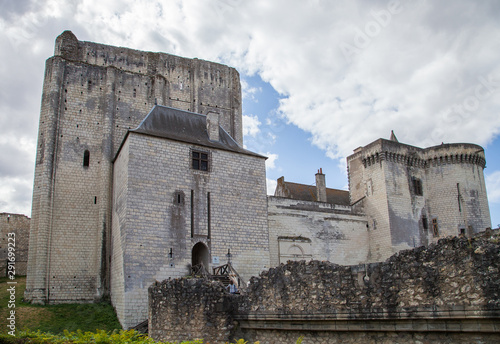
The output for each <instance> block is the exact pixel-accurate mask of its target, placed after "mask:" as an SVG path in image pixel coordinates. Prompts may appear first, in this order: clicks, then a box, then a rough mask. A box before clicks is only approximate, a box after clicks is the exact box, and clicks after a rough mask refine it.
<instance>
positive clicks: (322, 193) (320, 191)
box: [316, 168, 326, 202]
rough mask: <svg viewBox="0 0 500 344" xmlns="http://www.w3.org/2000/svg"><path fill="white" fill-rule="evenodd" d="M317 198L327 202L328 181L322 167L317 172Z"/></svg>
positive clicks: (319, 200)
mask: <svg viewBox="0 0 500 344" xmlns="http://www.w3.org/2000/svg"><path fill="white" fill-rule="evenodd" d="M316 200H317V201H318V202H326V181H325V175H324V174H323V169H322V168H320V169H319V170H318V173H316Z"/></svg>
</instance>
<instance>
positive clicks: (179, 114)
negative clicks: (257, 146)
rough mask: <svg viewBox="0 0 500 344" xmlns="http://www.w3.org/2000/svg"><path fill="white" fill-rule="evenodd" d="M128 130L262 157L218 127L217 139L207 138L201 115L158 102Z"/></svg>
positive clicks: (205, 124)
mask: <svg viewBox="0 0 500 344" xmlns="http://www.w3.org/2000/svg"><path fill="white" fill-rule="evenodd" d="M129 132H131V133H139V134H145V135H150V136H155V137H162V138H166V139H170V140H175V141H180V142H186V143H191V144H196V145H200V146H205V147H210V148H216V149H222V150H225V151H231V152H236V153H242V154H246V155H252V156H256V157H260V158H266V157H264V156H262V155H259V154H257V153H254V152H251V151H249V150H246V149H244V148H243V147H241V146H240V145H239V144H238V143H237V142H236V141H235V140H234V139H233V138H232V137H231V136H230V135H229V134H228V133H227V132H226V131H225V130H224V129H223V128H222V127H220V126H219V141H211V140H210V139H209V137H208V132H207V117H206V116H205V115H201V114H197V113H194V112H189V111H184V110H179V109H175V108H171V107H167V106H162V105H155V106H154V107H153V109H152V110H151V111H150V112H149V114H148V115H147V116H146V118H144V120H143V121H142V122H141V124H139V126H138V127H137V128H136V129H131V130H129Z"/></svg>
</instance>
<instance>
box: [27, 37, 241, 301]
mask: <svg viewBox="0 0 500 344" xmlns="http://www.w3.org/2000/svg"><path fill="white" fill-rule="evenodd" d="M155 103H158V104H159V105H165V106H170V107H174V108H178V109H182V110H187V111H191V112H196V113H201V114H205V115H206V114H208V113H209V112H215V113H218V114H219V116H218V117H219V123H220V125H221V127H222V128H223V129H224V130H225V131H226V132H227V133H229V134H230V135H231V137H232V138H234V139H235V141H236V142H237V143H238V144H240V145H242V140H243V134H242V116H241V89H240V82H239V74H238V72H237V71H236V70H235V69H233V68H230V67H227V66H224V65H221V64H217V63H213V62H207V61H202V60H198V59H187V58H181V57H178V56H173V55H168V54H164V53H152V52H143V51H137V50H131V49H127V48H121V47H113V46H107V45H102V44H96V43H91V42H81V41H78V40H77V38H76V37H75V35H74V34H73V33H72V32H70V31H65V32H63V33H62V34H61V35H60V36H59V37H57V39H56V44H55V52H54V56H53V57H51V58H49V59H48V60H47V62H46V69H45V79H44V86H43V95H42V105H41V113H40V125H39V133H38V146H37V157H36V167H35V182H34V189H33V205H32V220H31V229H30V252H29V264H28V271H27V273H28V279H27V285H26V294H25V297H26V299H27V300H30V301H32V302H41V303H46V302H48V303H58V302H68V301H73V302H74V301H92V300H96V299H99V298H101V297H102V296H103V295H105V294H106V293H107V291H108V290H109V262H110V252H109V251H110V240H109V238H110V222H111V189H112V174H113V171H112V169H113V167H112V166H113V165H112V159H113V158H114V157H115V155H116V152H117V151H118V148H119V145H120V144H121V143H122V141H123V138H124V136H125V134H126V132H127V130H129V129H131V128H132V129H133V128H136V127H137V126H138V125H139V123H140V122H141V121H142V120H143V118H144V116H145V114H147V113H148V112H149V111H150V110H151V108H152V107H153V106H154V105H155Z"/></svg>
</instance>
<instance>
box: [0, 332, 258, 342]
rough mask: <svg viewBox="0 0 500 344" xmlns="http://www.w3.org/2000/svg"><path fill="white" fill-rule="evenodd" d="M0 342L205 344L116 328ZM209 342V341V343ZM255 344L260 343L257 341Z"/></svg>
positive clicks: (24, 334) (25, 334)
mask: <svg viewBox="0 0 500 344" xmlns="http://www.w3.org/2000/svg"><path fill="white" fill-rule="evenodd" d="M0 343H9V344H86V343H95V344H128V343H133V344H203V340H202V339H197V340H192V341H183V342H181V343H171V342H156V341H154V340H153V339H151V338H149V337H148V336H146V335H143V334H141V333H139V332H137V331H134V330H129V331H123V330H119V331H117V330H114V331H112V332H106V331H104V330H97V331H96V332H83V331H81V330H78V331H76V332H69V331H66V330H65V331H64V332H63V333H62V334H58V335H57V334H52V333H50V332H41V331H37V332H34V331H20V332H18V333H17V336H16V337H13V336H10V335H4V334H2V335H0ZM207 344H208V343H207ZM234 344H248V342H246V341H244V340H243V339H240V340H238V341H237V342H236V343H234ZM254 344H259V342H255V343H254Z"/></svg>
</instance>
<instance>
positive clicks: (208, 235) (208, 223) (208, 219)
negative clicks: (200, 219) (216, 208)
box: [207, 192, 212, 239]
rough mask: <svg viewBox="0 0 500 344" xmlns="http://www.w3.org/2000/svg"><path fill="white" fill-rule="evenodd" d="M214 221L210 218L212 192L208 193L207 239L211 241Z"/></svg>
mask: <svg viewBox="0 0 500 344" xmlns="http://www.w3.org/2000/svg"><path fill="white" fill-rule="evenodd" d="M211 220H212V219H211V218H210V192H208V193H207V237H208V239H210V226H211V223H210V221H211Z"/></svg>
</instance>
